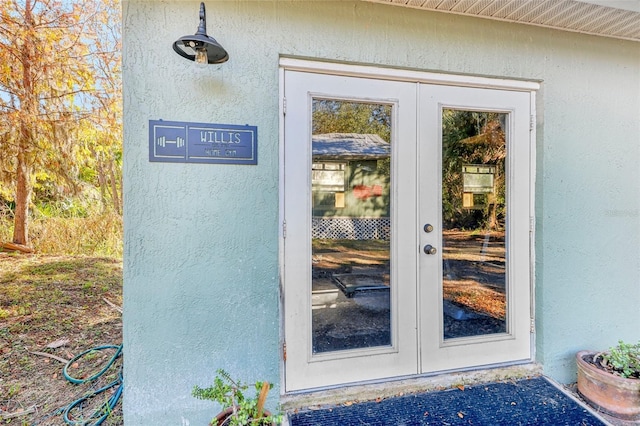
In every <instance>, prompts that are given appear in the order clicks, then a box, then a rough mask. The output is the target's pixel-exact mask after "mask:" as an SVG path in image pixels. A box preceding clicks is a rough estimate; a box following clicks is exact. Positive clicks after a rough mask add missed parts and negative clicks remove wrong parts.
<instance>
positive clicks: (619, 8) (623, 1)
mask: <svg viewBox="0 0 640 426" xmlns="http://www.w3.org/2000/svg"><path fill="white" fill-rule="evenodd" d="M363 1H369V2H373V3H384V4H392V5H396V6H403V7H410V8H414V9H423V10H435V11H439V12H445V13H455V14H458V15H468V16H477V17H480V18H487V19H496V20H500V21H507V22H515V23H519V24H527V25H537V26H541V27H547V28H555V29H558V30H565V31H573V32H579V33H584V34H591V35H596V36H603V37H613V38H619V39H624V40H633V41H640V0H611V1H606V0H600V1H595V0H363Z"/></svg>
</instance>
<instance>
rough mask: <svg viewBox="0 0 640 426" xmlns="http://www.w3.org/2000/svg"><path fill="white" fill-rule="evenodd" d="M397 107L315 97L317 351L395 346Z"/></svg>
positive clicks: (314, 290)
mask: <svg viewBox="0 0 640 426" xmlns="http://www.w3.org/2000/svg"><path fill="white" fill-rule="evenodd" d="M391 110H392V107H391V105H385V104H378V103H362V102H353V101H347V100H337V99H323V98H313V100H312V126H311V127H312V166H311V179H310V182H311V193H312V197H311V202H312V206H311V215H312V217H311V224H312V233H311V234H312V235H311V238H312V241H311V247H312V250H311V257H312V259H311V265H312V271H311V275H312V277H311V280H310V282H311V286H312V289H311V298H312V300H311V306H312V351H313V353H314V354H317V353H323V352H331V351H342V350H348V349H362V348H370V347H377V346H390V345H391V341H392V339H391V308H390V307H391V304H390V297H391V292H390V288H391V284H392V283H391V280H390V276H391V275H390V272H391V260H390V241H391V236H390V232H391V231H390V230H391V222H390V221H391V219H390V218H391V214H390V212H391V200H392V197H391V189H390V188H391V167H390V165H391V143H390V141H391Z"/></svg>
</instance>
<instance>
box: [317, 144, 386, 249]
mask: <svg viewBox="0 0 640 426" xmlns="http://www.w3.org/2000/svg"><path fill="white" fill-rule="evenodd" d="M312 141H313V167H312V177H311V182H312V194H313V238H323V239H325V238H326V239H355V240H363V239H382V240H388V239H389V180H390V177H389V176H390V173H389V172H390V167H389V164H390V161H389V156H390V152H391V147H390V145H389V143H388V142H386V141H384V140H383V139H382V138H381V137H380V136H378V135H375V134H359V133H326V134H320V135H313V136H312Z"/></svg>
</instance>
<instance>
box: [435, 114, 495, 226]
mask: <svg viewBox="0 0 640 426" xmlns="http://www.w3.org/2000/svg"><path fill="white" fill-rule="evenodd" d="M505 118H506V115H505V114H502V113H495V112H473V111H458V110H451V109H445V110H443V112H442V202H443V206H442V208H443V226H444V227H445V228H448V229H451V228H468V229H478V228H486V229H492V230H497V229H501V228H503V224H504V216H505V158H506V156H507V151H506V144H505V133H504V127H505ZM465 164H487V165H493V166H495V168H496V172H495V176H494V185H495V187H494V193H493V194H490V196H491V197H492V198H493V199H492V201H491V202H489V203H486V204H485V206H484V207H483V208H482V209H477V210H469V209H464V208H463V207H462V199H463V197H462V194H463V176H462V166H463V165H465Z"/></svg>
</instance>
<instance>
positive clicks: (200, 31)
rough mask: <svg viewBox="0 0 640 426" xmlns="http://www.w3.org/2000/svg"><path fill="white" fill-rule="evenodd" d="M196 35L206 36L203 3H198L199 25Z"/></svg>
mask: <svg viewBox="0 0 640 426" xmlns="http://www.w3.org/2000/svg"><path fill="white" fill-rule="evenodd" d="M196 35H205V36H206V35H207V14H206V12H205V9H204V2H200V25H198V31H196Z"/></svg>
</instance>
